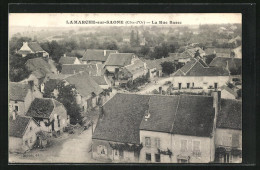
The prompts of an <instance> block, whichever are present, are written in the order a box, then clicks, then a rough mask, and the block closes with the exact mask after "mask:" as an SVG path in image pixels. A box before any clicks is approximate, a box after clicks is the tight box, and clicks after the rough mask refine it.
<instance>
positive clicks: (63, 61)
mask: <svg viewBox="0 0 260 170" xmlns="http://www.w3.org/2000/svg"><path fill="white" fill-rule="evenodd" d="M76 59H77V57H61V58H60V60H59V63H61V64H74V62H75V60H76Z"/></svg>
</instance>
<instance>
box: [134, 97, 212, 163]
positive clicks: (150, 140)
mask: <svg viewBox="0 0 260 170" xmlns="http://www.w3.org/2000/svg"><path fill="white" fill-rule="evenodd" d="M213 101H214V100H213V98H212V97H205V96H191V95H180V96H161V95H156V96H151V98H150V100H149V103H148V104H149V108H148V110H146V113H145V116H144V117H143V120H142V122H141V124H140V127H139V129H140V142H141V143H142V144H143V148H142V150H141V152H140V159H139V162H142V163H159V162H160V163H209V162H212V161H214V151H215V147H214V135H213V134H214V128H213V127H214V117H215V108H214V102H213ZM187 105H188V106H189V107H187ZM201 108H203V109H201Z"/></svg>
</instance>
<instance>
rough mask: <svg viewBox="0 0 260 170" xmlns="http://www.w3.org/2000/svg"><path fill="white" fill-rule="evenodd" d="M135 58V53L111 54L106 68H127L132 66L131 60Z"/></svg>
mask: <svg viewBox="0 0 260 170" xmlns="http://www.w3.org/2000/svg"><path fill="white" fill-rule="evenodd" d="M133 57H134V53H111V54H110V55H109V56H108V58H107V61H106V62H105V66H127V65H129V64H131V60H132V58H133Z"/></svg>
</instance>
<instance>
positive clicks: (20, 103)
mask: <svg viewBox="0 0 260 170" xmlns="http://www.w3.org/2000/svg"><path fill="white" fill-rule="evenodd" d="M33 86H34V85H33V82H32V81H30V82H28V83H15V82H10V83H9V88H10V89H9V111H10V113H11V112H13V111H15V112H16V113H17V114H18V115H24V114H25V113H26V112H27V110H28V109H29V107H30V105H31V103H32V101H33V100H34V95H33ZM10 113H9V114H10ZM9 116H10V115H9Z"/></svg>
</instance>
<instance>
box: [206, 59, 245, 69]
mask: <svg viewBox="0 0 260 170" xmlns="http://www.w3.org/2000/svg"><path fill="white" fill-rule="evenodd" d="M227 62H228V68H229V69H239V68H241V67H242V59H241V58H224V57H215V58H214V59H213V60H212V61H211V63H210V64H209V65H210V66H212V67H222V68H226V66H227Z"/></svg>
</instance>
